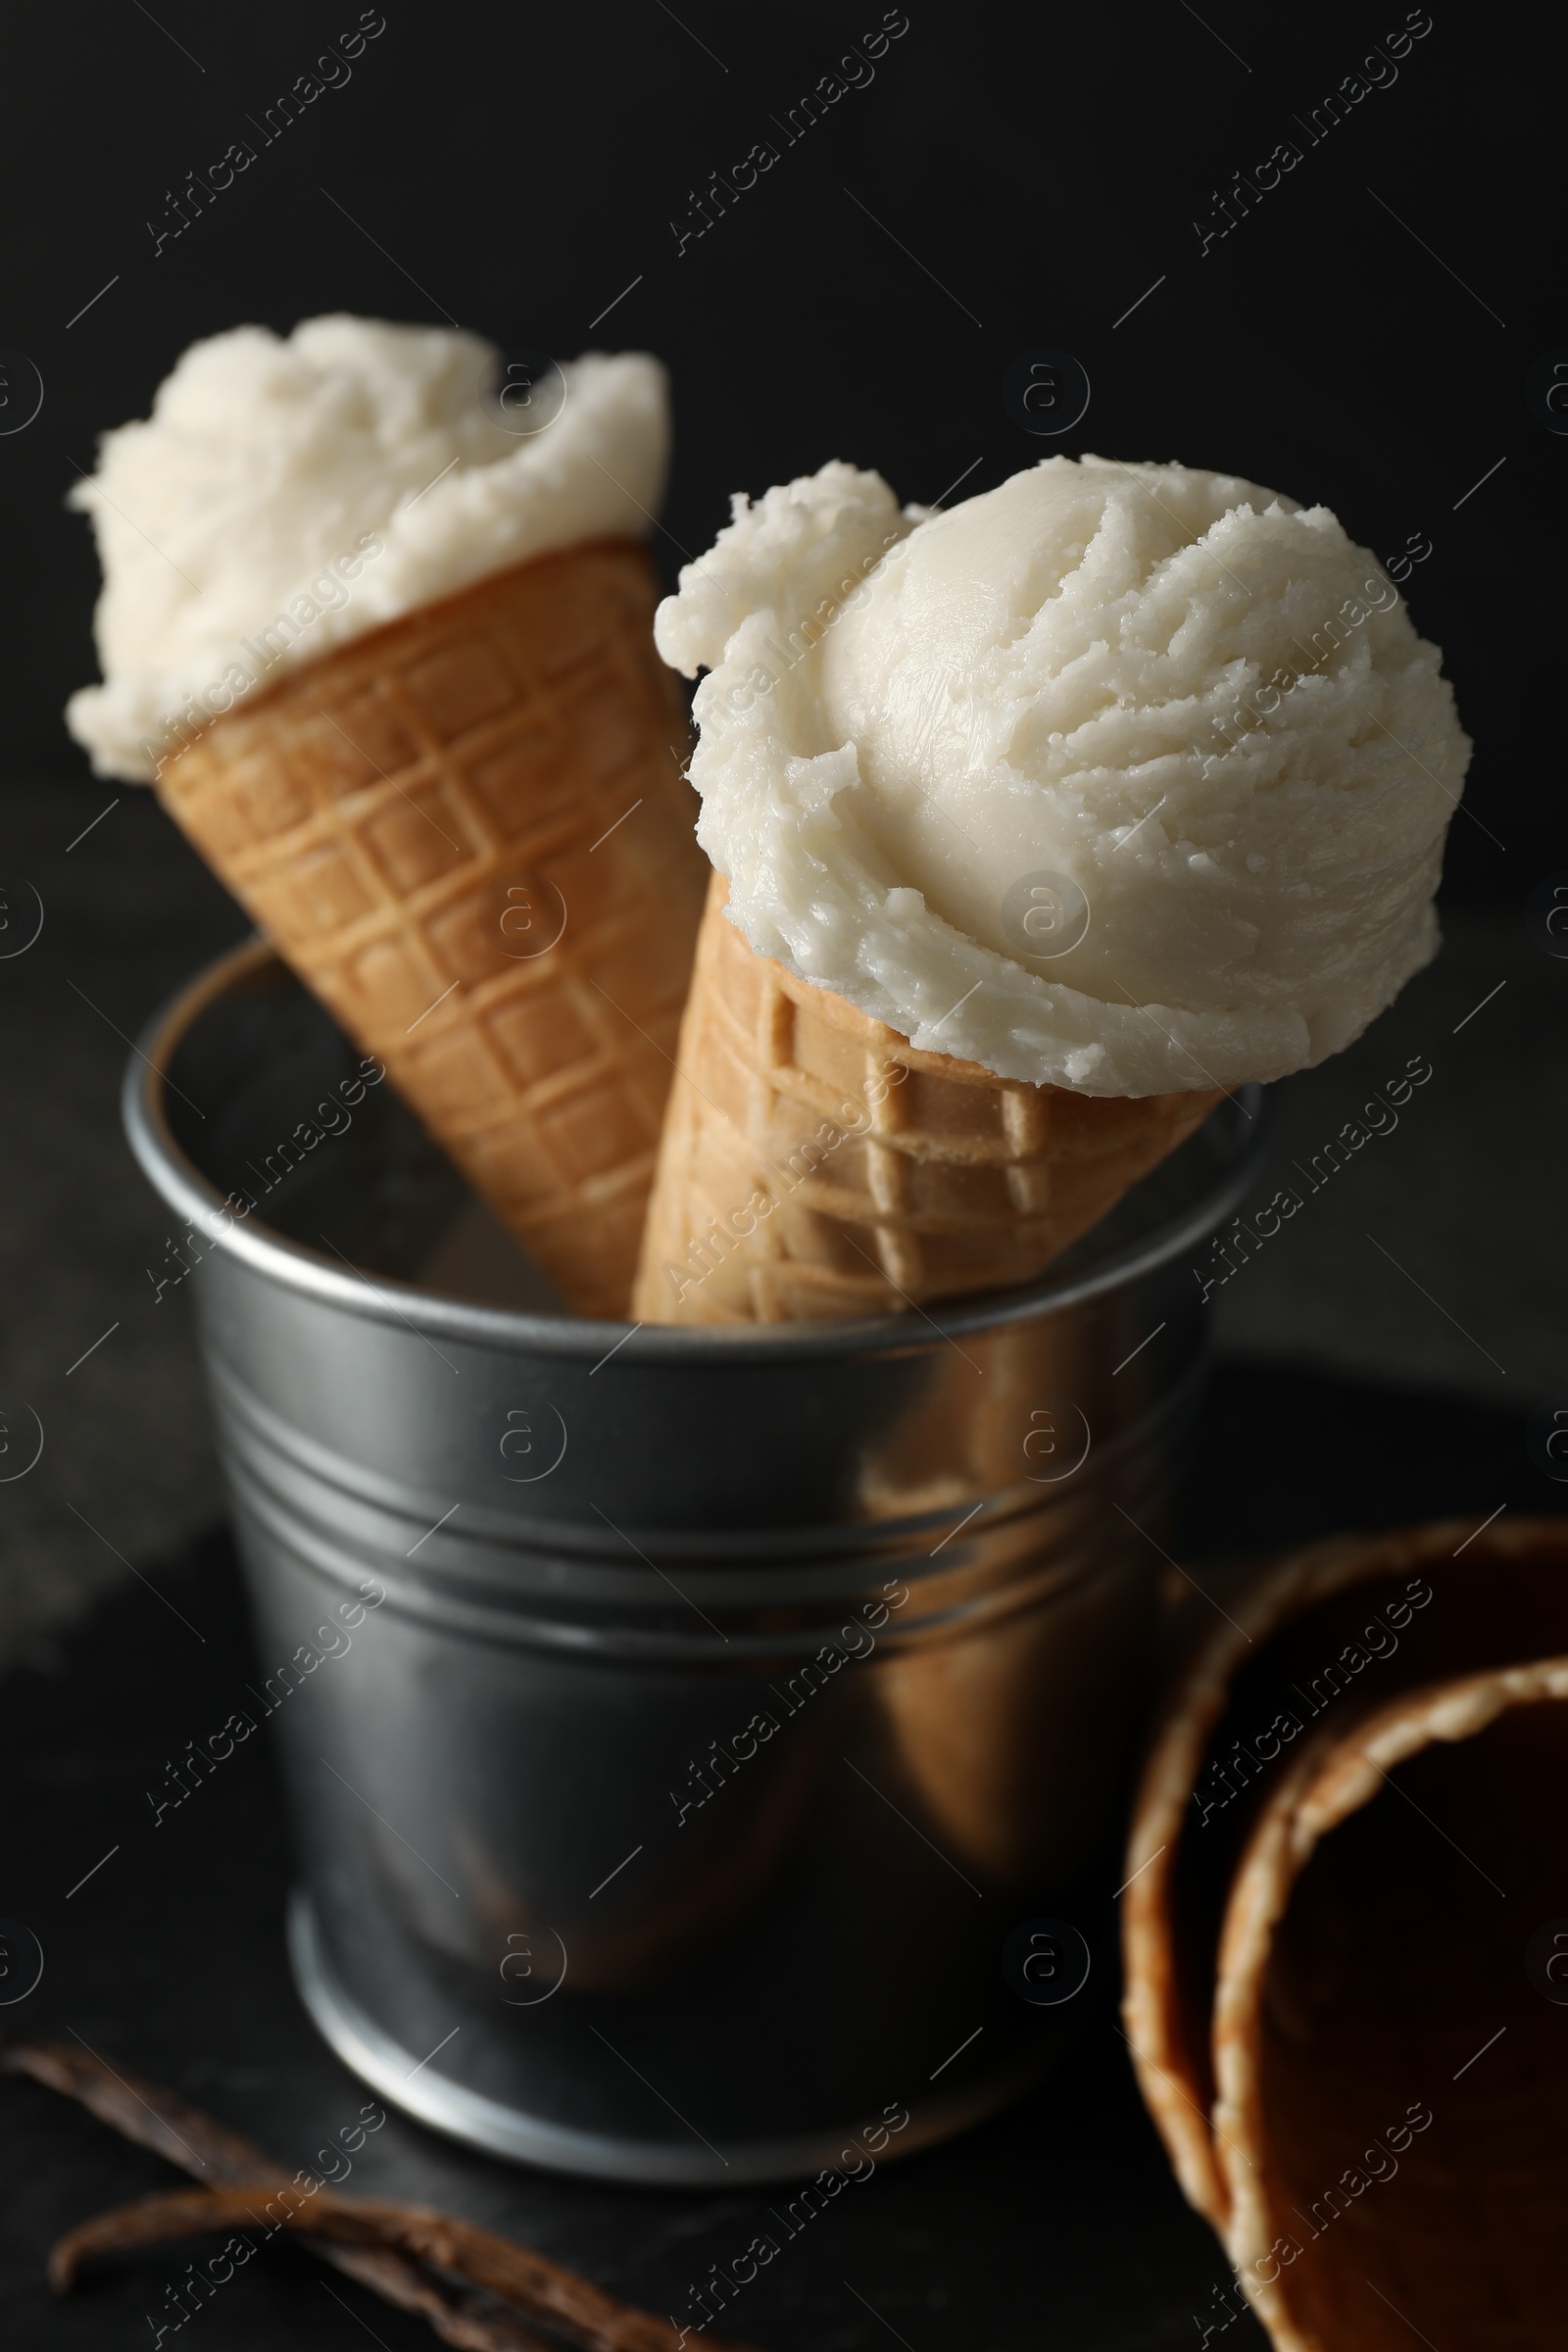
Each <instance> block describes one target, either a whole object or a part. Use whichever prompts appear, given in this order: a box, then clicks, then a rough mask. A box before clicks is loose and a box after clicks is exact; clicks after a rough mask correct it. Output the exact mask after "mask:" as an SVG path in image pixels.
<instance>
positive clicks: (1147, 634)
mask: <svg viewBox="0 0 1568 2352" xmlns="http://www.w3.org/2000/svg"><path fill="white" fill-rule="evenodd" d="M656 633H657V637H658V642H659V647H660V651H661V652H662V655H663V656H664V659H665V660H666V661H667V662H670V663H672V664H673V665H674V666H675V667H677V668H679V669H682V670H684V671H685V672H686V674H687V675H688V676H696V675H697V673H698V672H699V670H700V669H703V668H706V669H707V670H708V671H709V675H708V676H707V677H706V678H705V679H704V680H703V682H702V684H701V686H700V687H699V689H698V692H697V697H696V715H697V718H698V721H699V724H700V729H701V734H700V740H699V744H698V749H697V751H696V754H695V756H694V758H693V760H692V767H691V776H692V781H693V783H694V784H695V785H696V786H697V787H698V789H699V791H700V792H701V794H702V796H703V811H702V818H701V822H700V824H699V827H698V838H699V840H700V841H701V842H702V845H703V847H704V848H705V849H706V850H707V852H708V854H709V856H710V857H711V859H712V861H713V863H714V865H715V866H716V867H717V868H718V869H719V870H720V872H722V873H724V874H726V875H727V876H728V878H729V907H730V915H731V919H732V920H734V921H735V922H737V923H738V924H739V925H740V927H741V929H742V930H743V931H744V932H745V934H746V937H747V938H748V940H749V941H750V943H751V945H752V946H753V948H755V949H756V950H757V952H758V953H759V954H760V955H763V956H776V957H778V958H779V959H780V960H781V961H782V962H783V963H785V964H787V965H788V966H789V967H790V969H791V970H793V971H794V972H796V973H797V974H798V975H799V976H800V977H801V978H803V979H806V980H809V981H811V982H813V983H814V984H816V985H817V986H819V987H822V988H826V989H831V990H834V991H836V992H837V993H838V994H839V995H841V996H843V997H846V998H848V999H849V1000H850V1002H851V1003H852V1004H855V1005H858V1006H859V1007H860V1008H861V1009H862V1010H863V1011H865V1012H867V1013H870V1014H872V1015H873V1016H874V1017H875V1018H877V1019H879V1020H882V1021H886V1022H887V1023H888V1024H889V1025H890V1026H891V1027H893V1028H895V1029H897V1030H898V1031H899V1032H900V1033H901V1034H902V1035H904V1036H906V1037H907V1038H908V1039H909V1040H910V1041H911V1043H912V1044H913V1045H915V1046H916V1047H917V1048H920V1049H922V1050H927V1051H931V1052H938V1053H945V1054H954V1055H956V1056H958V1057H959V1058H961V1059H965V1060H971V1061H975V1062H979V1063H981V1064H983V1065H984V1066H985V1067H986V1068H988V1069H991V1070H994V1071H995V1072H997V1073H998V1074H999V1075H1000V1076H1003V1077H1006V1078H1021V1079H1028V1080H1032V1081H1035V1082H1049V1083H1051V1084H1053V1085H1058V1086H1067V1087H1071V1088H1074V1089H1076V1090H1077V1091H1078V1092H1080V1093H1085V1094H1092V1095H1148V1094H1160V1093H1167V1092H1184V1091H1189V1090H1194V1089H1199V1088H1204V1087H1212V1086H1224V1087H1232V1086H1235V1085H1238V1084H1239V1083H1241V1082H1242V1081H1244V1080H1247V1079H1254V1078H1255V1079H1268V1078H1277V1077H1282V1076H1284V1075H1285V1074H1286V1073H1287V1072H1289V1071H1291V1070H1296V1069H1300V1068H1303V1067H1305V1066H1307V1065H1309V1064H1311V1063H1313V1062H1317V1061H1320V1060H1322V1059H1323V1058H1324V1057H1325V1056H1326V1055H1327V1054H1332V1053H1335V1052H1337V1051H1338V1050H1339V1049H1340V1048H1341V1047H1343V1046H1345V1045H1348V1043H1349V1041H1350V1040H1351V1039H1352V1038H1353V1037H1355V1036H1356V1035H1357V1034H1358V1033H1359V1032H1360V1031H1361V1030H1362V1029H1363V1028H1364V1027H1365V1026H1366V1024H1367V1023H1368V1021H1370V1020H1371V1019H1372V1018H1373V1017H1374V1016H1375V1015H1376V1014H1377V1013H1378V1012H1380V1011H1381V1010H1382V1009H1383V1008H1384V1006H1385V1005H1388V1004H1389V1003H1390V1002H1391V1001H1392V999H1393V998H1394V997H1395V996H1396V995H1397V992H1398V990H1399V989H1400V987H1401V986H1402V985H1403V983H1404V982H1405V981H1406V980H1407V979H1408V978H1409V977H1410V975H1411V974H1412V973H1413V972H1415V971H1417V970H1419V969H1420V967H1421V966H1422V965H1423V964H1424V963H1426V962H1427V961H1428V960H1429V959H1430V958H1431V956H1433V955H1434V954H1435V953H1436V950H1437V945H1438V929H1437V918H1436V914H1435V912H1434V909H1433V907H1432V903H1431V902H1432V896H1433V892H1434V891H1435V889H1436V887H1437V882H1438V877H1439V871H1440V868H1441V864H1442V858H1443V844H1444V836H1445V833H1446V826H1447V823H1448V819H1449V817H1450V816H1451V814H1452V812H1453V809H1454V808H1455V807H1456V805H1457V800H1458V795H1459V791H1460V788H1461V785H1462V783H1463V779H1464V773H1465V769H1466V766H1467V764H1468V760H1469V754H1470V745H1469V742H1468V740H1467V738H1466V737H1465V735H1464V733H1463V732H1462V730H1461V728H1460V726H1459V723H1458V719H1457V717H1456V715H1455V711H1454V706H1453V696H1452V692H1451V690H1450V688H1449V686H1448V685H1447V683H1446V680H1445V679H1444V678H1443V677H1442V675H1441V674H1440V667H1439V664H1440V662H1441V656H1440V654H1439V651H1438V649H1437V648H1436V647H1435V646H1432V645H1429V644H1427V643H1425V642H1424V641H1423V640H1422V639H1421V638H1419V637H1418V636H1417V635H1416V633H1415V630H1414V629H1413V628H1412V626H1411V624H1410V621H1409V618H1408V615H1407V614H1406V613H1405V611H1404V608H1403V605H1402V603H1401V601H1400V599H1399V597H1398V594H1397V591H1396V589H1395V588H1394V586H1393V583H1392V582H1391V581H1390V580H1389V579H1388V577H1387V575H1386V574H1385V573H1384V572H1383V570H1382V569H1381V567H1380V566H1379V564H1377V562H1376V559H1375V558H1374V557H1372V556H1370V555H1369V554H1368V553H1367V552H1366V551H1365V550H1364V549H1362V548H1358V547H1356V546H1355V545H1354V544H1353V543H1352V542H1351V540H1350V539H1349V538H1348V536H1347V535H1346V533H1345V531H1344V530H1343V529H1342V527H1341V525H1340V524H1339V522H1338V521H1337V520H1336V518H1335V517H1334V515H1332V514H1330V512H1329V511H1328V509H1327V508H1325V507H1311V508H1300V507H1299V506H1297V505H1296V504H1295V502H1294V501H1292V500H1290V499H1288V498H1284V497H1282V496H1280V495H1279V494H1277V493H1276V492H1274V491H1271V490H1264V489H1259V488H1258V487H1257V486H1256V485H1255V484H1253V483H1250V482H1247V481H1243V480H1239V479H1237V478H1236V477H1234V476H1232V475H1228V474H1216V473H1208V472H1203V471H1201V470H1198V469H1196V468H1190V467H1187V466H1174V465H1172V466H1156V465H1136V466H1135V465H1127V466H1124V465H1119V464H1115V463H1112V462H1110V461H1108V460H1105V459H1101V458H1092V457H1086V458H1084V459H1083V460H1082V461H1081V462H1079V461H1075V460H1072V459H1067V458H1050V459H1047V460H1046V461H1045V462H1044V463H1043V464H1042V465H1039V466H1035V467H1033V468H1031V469H1030V470H1029V471H1027V472H1024V473H1019V474H1015V475H1014V476H1013V477H1012V478H1011V479H1010V480H1008V481H1006V482H1004V483H1003V484H1002V486H1001V487H1000V488H999V489H996V490H992V491H987V492H985V493H984V494H982V495H981V496H979V497H976V498H971V499H968V500H966V501H964V502H963V503H962V504H961V505H959V506H957V507H956V508H954V509H953V510H952V511H951V512H950V513H937V514H932V515H923V514H922V513H921V511H920V510H918V509H914V508H906V509H904V510H903V511H902V512H901V510H900V508H899V506H898V503H897V501H896V500H895V498H894V495H893V493H892V492H891V491H890V490H889V488H888V486H887V484H886V483H885V482H884V481H883V480H882V479H881V477H880V476H879V475H877V474H875V473H865V472H860V471H858V469H857V468H855V467H854V466H846V465H842V464H837V463H835V464H832V465H828V466H823V467H822V469H821V471H820V472H818V473H816V474H814V475H810V476H808V477H805V478H803V479H801V480H798V481H795V482H791V483H789V484H788V485H787V486H783V487H780V488H776V489H772V490H769V491H768V492H767V493H766V495H765V496H764V497H763V498H761V499H760V500H759V501H757V502H756V503H755V504H754V503H750V502H748V500H746V499H745V498H744V497H740V496H737V498H736V499H735V501H734V519H733V521H732V522H731V523H730V525H729V527H728V528H727V529H725V530H724V531H722V532H721V533H720V534H719V537H718V541H717V543H716V545H715V546H714V547H713V548H712V549H711V552H710V553H709V554H708V555H707V556H705V557H704V558H702V560H701V561H700V562H699V563H697V564H691V565H688V566H687V568H686V569H685V570H683V571H682V573H681V575H680V588H679V593H678V594H677V595H675V596H673V597H670V598H667V599H666V600H665V602H664V603H663V604H662V606H661V607H660V609H659V614H658V620H657V629H656Z"/></svg>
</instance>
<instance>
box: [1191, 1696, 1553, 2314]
mask: <svg viewBox="0 0 1568 2352" xmlns="http://www.w3.org/2000/svg"><path fill="white" fill-rule="evenodd" d="M1565 1779H1568V1657H1555V1658H1545V1659H1542V1660H1540V1661H1539V1662H1537V1663H1535V1664H1532V1665H1529V1666H1514V1667H1505V1668H1497V1669H1494V1670H1492V1671H1489V1672H1487V1673H1484V1674H1477V1675H1471V1676H1467V1677H1464V1678H1461V1679H1459V1680H1457V1681H1453V1682H1446V1683H1439V1684H1434V1685H1429V1686H1427V1687H1426V1688H1424V1689H1421V1690H1417V1691H1409V1692H1407V1693H1406V1694H1405V1695H1404V1696H1403V1697H1402V1698H1400V1699H1397V1700H1396V1701H1395V1702H1394V1703H1393V1705H1391V1706H1388V1707H1386V1708H1384V1709H1382V1710H1380V1712H1378V1713H1377V1714H1375V1715H1374V1716H1372V1718H1371V1719H1370V1720H1369V1721H1363V1722H1362V1724H1361V1725H1360V1726H1359V1727H1358V1729H1357V1730H1356V1731H1355V1732H1354V1733H1352V1734H1351V1735H1350V1736H1349V1737H1348V1738H1341V1739H1338V1740H1327V1739H1326V1738H1325V1740H1323V1741H1322V1743H1321V1744H1320V1745H1319V1747H1318V1749H1317V1751H1316V1752H1315V1753H1313V1754H1307V1755H1303V1757H1302V1759H1301V1762H1300V1764H1299V1766H1298V1767H1297V1769H1296V1771H1295V1772H1294V1773H1293V1774H1291V1775H1290V1776H1289V1777H1288V1779H1287V1780H1286V1782H1285V1783H1284V1784H1283V1785H1281V1786H1280V1787H1278V1788H1277V1789H1275V1790H1274V1792H1273V1794H1272V1795H1271V1797H1270V1798H1269V1800H1268V1803H1267V1804H1266V1806H1265V1808H1264V1810H1263V1812H1262V1813H1261V1815H1260V1816H1259V1818H1258V1821H1257V1824H1256V1826H1255V1828H1254V1830H1253V1833H1252V1836H1251V1838H1250V1841H1249V1844H1248V1848H1247V1851H1246V1853H1245V1855H1244V1856H1243V1859H1242V1863H1241V1867H1240V1869H1239V1870H1238V1872H1237V1875H1236V1879H1235V1882H1234V1884H1233V1886H1232V1888H1231V1896H1230V1902H1229V1906H1228V1908H1227V1911H1226V1918H1225V1931H1224V1936H1223V1940H1222V1943H1221V1947H1220V1959H1219V1973H1218V1979H1217V1984H1216V1991H1215V2012H1214V2056H1215V2065H1216V2071H1217V2076H1218V2082H1219V2098H1218V2100H1217V2102H1216V2105H1215V2109H1214V2146H1215V2152H1216V2156H1217V2158H1218V2162H1219V2166H1220V2170H1221V2173H1222V2174H1223V2175H1224V2176H1225V2178H1226V2180H1227V2182H1228V2185H1229V2189H1230V2197H1231V2218H1230V2225H1229V2228H1228V2229H1227V2231H1226V2251H1227V2253H1228V2254H1229V2256H1230V2259H1231V2263H1232V2265H1233V2267H1234V2268H1235V2270H1236V2272H1237V2275H1238V2276H1239V2278H1241V2279H1242V2280H1243V2281H1244V2283H1245V2285H1246V2288H1247V2291H1248V2294H1249V2296H1250V2299H1251V2302H1252V2304H1253V2306H1254V2308H1255V2309H1256V2310H1257V2312H1258V2314H1259V2316H1260V2317H1261V2319H1262V2320H1263V2322H1264V2324H1265V2326H1266V2327H1267V2328H1268V2330H1269V2333H1270V2335H1271V2337H1272V2338H1273V2341H1274V2343H1275V2344H1276V2346H1278V2348H1279V2352H1343V2348H1344V2347H1345V2346H1347V2345H1354V2346H1356V2347H1357V2352H1405V2347H1406V2346H1407V2345H1409V2344H1410V2343H1412V2342H1421V2341H1424V2342H1426V2343H1428V2344H1431V2345H1432V2346H1434V2347H1435V2352H1557V2347H1559V2346H1560V2345H1561V2344H1562V2341H1563V2336H1564V2313H1565V2306H1568V2292H1565V2288H1564V2284H1563V2277H1562V2249H1561V2237H1562V2217H1563V2213H1564V2210H1565V2205H1568V2069H1565V2068H1564V2065H1563V2039H1564V2034H1565V2033H1568V2016H1565V2014H1564V2011H1563V2009H1562V2008H1561V2007H1559V2006H1558V2005H1557V2002H1556V1999H1555V1997H1554V1992H1553V1985H1552V1981H1551V1980H1547V1979H1545V1977H1544V1958H1545V1957H1546V1956H1547V1955H1545V1954H1540V1953H1538V1956H1537V1970H1536V1981H1532V1977H1531V1974H1530V1973H1529V1971H1528V1969H1527V1964H1526V1955H1527V1950H1528V1948H1529V1946H1530V1945H1531V1944H1532V1942H1534V1941H1536V1939H1537V1937H1538V1935H1539V1931H1541V1929H1542V1928H1543V1927H1546V1928H1547V1930H1548V1938H1547V1940H1548V1944H1549V1930H1550V1926H1551V1923H1552V1921H1553V1914H1554V1913H1555V1914H1559V1915H1560V1913H1561V1908H1562V1904H1563V1900H1564V1892H1563V1890H1564V1887H1565V1885H1568V1872H1565V1863H1568V1835H1565V1833H1564V1830H1563V1827H1562V1820H1563V1813H1562V1806H1561V1802H1560V1797H1561V1791H1562V1789H1563V1787H1564V1783H1565ZM1450 1841H1451V1842H1450ZM1556 1925H1557V1926H1558V1927H1559V1928H1562V1929H1563V1931H1564V1932H1563V1934H1562V1938H1561V1942H1560V1944H1558V1945H1557V1947H1556V1949H1557V1951H1558V1952H1559V1953H1560V1954H1561V1955H1563V1957H1564V1960H1565V1961H1568V1922H1565V1921H1563V1920H1562V1919H1561V1917H1560V1916H1559V1917H1558V1919H1557V1922H1556ZM1557 1974H1558V1975H1561V1974H1562V1971H1561V1969H1559V1970H1558V1972H1557ZM1560 1989H1561V1991H1562V1993H1563V1994H1564V1996H1568V1984H1563V1985H1561V1987H1560Z"/></svg>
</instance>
